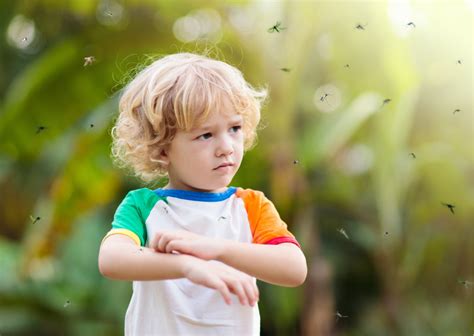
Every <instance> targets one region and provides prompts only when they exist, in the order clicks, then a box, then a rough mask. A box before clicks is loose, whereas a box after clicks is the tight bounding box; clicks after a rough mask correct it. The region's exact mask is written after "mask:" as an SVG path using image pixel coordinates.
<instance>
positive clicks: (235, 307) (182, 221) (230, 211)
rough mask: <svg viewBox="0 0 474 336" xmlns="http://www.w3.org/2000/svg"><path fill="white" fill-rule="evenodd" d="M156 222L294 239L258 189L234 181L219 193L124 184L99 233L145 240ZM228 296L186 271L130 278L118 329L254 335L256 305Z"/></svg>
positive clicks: (218, 233)
mask: <svg viewBox="0 0 474 336" xmlns="http://www.w3.org/2000/svg"><path fill="white" fill-rule="evenodd" d="M158 230H187V231H190V232H193V233H197V234H200V235H204V236H207V237H215V238H222V239H229V240H232V241H237V242H243V243H255V244H280V243H293V244H295V245H297V246H299V244H298V242H297V241H296V239H295V237H294V236H293V235H292V234H291V233H290V232H289V231H288V229H287V225H286V224H285V223H284V222H283V221H282V220H281V219H280V216H279V214H278V212H277V210H276V209H275V207H274V205H273V204H272V202H271V201H269V200H268V199H267V198H266V197H265V195H264V194H263V193H262V192H260V191H255V190H252V189H242V188H235V187H229V188H227V190H226V191H224V192H221V193H209V192H197V191H187V190H172V189H156V190H150V189H147V188H143V189H137V190H133V191H130V192H129V193H128V194H127V195H126V197H125V199H124V200H123V201H122V203H121V204H120V205H119V207H118V209H117V211H116V213H115V216H114V220H113V222H112V229H111V230H110V231H109V232H108V233H107V235H106V237H108V236H109V235H112V234H124V235H127V236H129V237H131V238H132V239H133V240H134V241H135V242H136V243H137V245H141V246H147V245H148V241H149V239H150V238H151V237H152V236H153V235H154V234H155V232H157V231H158ZM104 239H105V238H104ZM232 300H233V301H232V304H231V305H227V304H226V303H225V302H224V300H223V298H222V296H221V295H220V294H219V292H218V291H216V290H213V289H210V288H207V287H204V286H201V285H196V284H194V283H192V282H191V281H189V280H188V279H186V278H182V279H173V280H159V281H134V282H133V295H132V298H131V301H130V304H129V306H128V309H127V313H126V316H125V335H134V336H135V335H140V336H141V335H180V336H181V335H184V336H186V335H192V336H194V335H206V336H207V335H239V336H240V335H259V334H260V315H259V311H258V305H254V307H249V306H242V305H241V304H240V303H239V301H238V298H237V297H235V296H232Z"/></svg>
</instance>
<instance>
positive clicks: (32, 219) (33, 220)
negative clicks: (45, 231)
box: [30, 215, 41, 224]
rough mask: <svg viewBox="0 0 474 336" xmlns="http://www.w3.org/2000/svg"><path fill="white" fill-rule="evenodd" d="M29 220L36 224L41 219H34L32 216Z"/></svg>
mask: <svg viewBox="0 0 474 336" xmlns="http://www.w3.org/2000/svg"><path fill="white" fill-rule="evenodd" d="M30 219H31V221H32V222H33V224H36V222H37V221H39V220H40V219H41V217H36V218H34V217H33V216H31V215H30Z"/></svg>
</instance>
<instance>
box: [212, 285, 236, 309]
mask: <svg viewBox="0 0 474 336" xmlns="http://www.w3.org/2000/svg"><path fill="white" fill-rule="evenodd" d="M214 288H215V289H216V290H217V291H218V292H219V293H220V294H221V295H222V298H223V299H224V302H225V303H226V304H228V305H230V304H232V298H231V293H230V291H229V288H227V285H226V283H225V282H224V281H220V282H219V283H217V284H216V285H215V286H214Z"/></svg>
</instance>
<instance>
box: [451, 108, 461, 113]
mask: <svg viewBox="0 0 474 336" xmlns="http://www.w3.org/2000/svg"><path fill="white" fill-rule="evenodd" d="M457 112H461V110H460V109H455V110H454V111H453V114H456V113H457Z"/></svg>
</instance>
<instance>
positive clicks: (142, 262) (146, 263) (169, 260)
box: [99, 235, 195, 281]
mask: <svg viewBox="0 0 474 336" xmlns="http://www.w3.org/2000/svg"><path fill="white" fill-rule="evenodd" d="M109 239H111V240H114V242H113V244H111V243H109V242H107V240H109ZM127 239H129V238H128V237H119V235H116V236H111V237H109V238H107V239H106V241H104V243H103V244H102V246H101V248H100V252H99V270H100V272H101V273H102V275H104V276H105V277H107V278H111V279H115V280H130V281H131V280H165V279H177V278H182V277H184V267H185V263H186V262H188V261H189V260H190V259H192V258H195V257H193V256H187V255H175V254H169V253H168V254H166V253H158V252H156V251H154V250H152V249H149V248H147V247H140V246H137V245H136V244H134V243H130V242H128V241H126V240H127ZM120 240H121V241H120Z"/></svg>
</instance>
